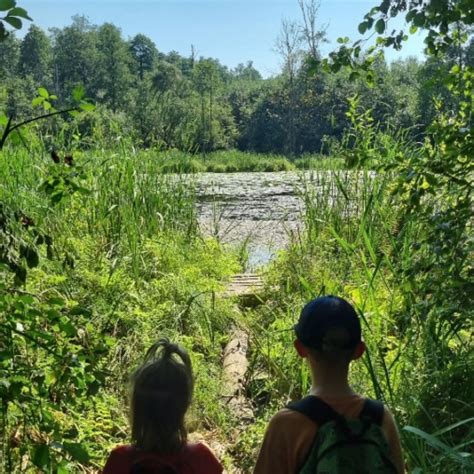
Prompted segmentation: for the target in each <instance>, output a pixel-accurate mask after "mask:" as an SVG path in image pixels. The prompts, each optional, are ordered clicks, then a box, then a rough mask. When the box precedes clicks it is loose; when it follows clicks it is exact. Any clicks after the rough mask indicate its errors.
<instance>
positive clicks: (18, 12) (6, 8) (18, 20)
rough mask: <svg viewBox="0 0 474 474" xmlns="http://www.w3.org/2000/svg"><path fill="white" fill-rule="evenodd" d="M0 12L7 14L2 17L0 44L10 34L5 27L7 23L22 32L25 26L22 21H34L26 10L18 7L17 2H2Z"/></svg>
mask: <svg viewBox="0 0 474 474" xmlns="http://www.w3.org/2000/svg"><path fill="white" fill-rule="evenodd" d="M0 12H7V14H6V15H5V16H3V17H0V42H1V41H3V40H4V39H5V38H7V36H8V35H9V34H10V33H9V32H8V31H7V29H6V27H5V23H6V24H8V25H10V26H12V27H13V28H15V29H16V30H20V29H21V28H22V26H23V21H22V20H29V21H33V20H32V19H31V18H30V17H29V16H28V12H27V11H26V10H25V9H24V8H20V7H17V6H16V1H15V0H0Z"/></svg>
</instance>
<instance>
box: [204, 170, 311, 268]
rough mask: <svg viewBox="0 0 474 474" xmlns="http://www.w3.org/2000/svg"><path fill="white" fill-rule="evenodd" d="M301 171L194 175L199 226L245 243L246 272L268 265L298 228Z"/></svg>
mask: <svg viewBox="0 0 474 474" xmlns="http://www.w3.org/2000/svg"><path fill="white" fill-rule="evenodd" d="M302 179H307V174H304V175H303V174H302V173H301V172H300V173H298V172H266V173H264V172H258V173H256V172H255V173H254V172H250V173H249V172H246V173H202V174H198V175H197V176H196V181H197V195H198V213H199V224H200V227H201V230H202V231H203V232H204V234H206V235H211V236H214V237H216V238H218V239H219V240H220V241H221V242H223V243H227V244H232V245H236V246H240V247H241V248H242V246H246V250H247V252H248V270H249V271H252V270H254V269H256V268H257V267H258V266H260V265H264V264H266V263H268V262H269V261H270V260H271V259H272V257H273V256H274V255H275V252H277V251H278V250H280V249H283V248H284V247H285V246H286V244H287V243H288V241H289V236H290V234H291V233H292V232H298V231H299V230H301V213H302V212H303V211H304V206H303V201H302V199H301V198H300V197H299V190H301V187H302Z"/></svg>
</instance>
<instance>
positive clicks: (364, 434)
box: [288, 396, 397, 474]
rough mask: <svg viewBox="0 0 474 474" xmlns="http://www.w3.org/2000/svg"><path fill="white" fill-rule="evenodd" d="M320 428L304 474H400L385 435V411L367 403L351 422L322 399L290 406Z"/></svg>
mask: <svg viewBox="0 0 474 474" xmlns="http://www.w3.org/2000/svg"><path fill="white" fill-rule="evenodd" d="M288 408H290V409H291V410H295V411H298V412H300V413H302V414H304V415H306V416H307V417H308V418H310V419H311V420H313V421H314V422H315V423H316V424H317V425H318V432H317V434H316V437H315V440H314V442H313V445H312V447H311V450H310V453H309V455H308V458H307V459H306V462H305V464H304V466H303V468H302V469H301V470H300V471H299V472H300V474H316V473H318V474H344V473H351V474H372V473H374V474H375V473H377V474H385V473H390V474H393V473H397V468H396V467H395V465H394V463H393V461H392V460H391V458H390V450H389V447H388V443H387V441H386V439H385V436H384V434H383V432H382V429H381V426H382V420H383V413H384V407H383V404H382V403H381V402H378V401H375V400H369V399H367V400H366V401H365V403H364V407H363V408H362V412H361V413H360V415H359V418H358V419H355V420H349V419H346V418H344V417H343V416H342V415H340V414H339V413H337V412H336V411H335V410H333V409H332V408H331V407H330V406H329V405H328V404H327V403H325V402H324V401H323V400H321V399H320V398H318V397H314V396H309V397H306V398H303V399H302V400H300V401H298V402H295V403H291V404H290V405H288Z"/></svg>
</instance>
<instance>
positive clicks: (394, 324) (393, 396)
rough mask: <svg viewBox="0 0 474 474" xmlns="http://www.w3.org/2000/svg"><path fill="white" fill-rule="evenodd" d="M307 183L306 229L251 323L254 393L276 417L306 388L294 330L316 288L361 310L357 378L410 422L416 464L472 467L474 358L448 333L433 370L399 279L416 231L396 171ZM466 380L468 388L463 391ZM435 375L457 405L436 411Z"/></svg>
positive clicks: (276, 268)
mask: <svg viewBox="0 0 474 474" xmlns="http://www.w3.org/2000/svg"><path fill="white" fill-rule="evenodd" d="M306 176H307V175H306ZM302 179H303V181H302V185H301V195H302V198H303V199H304V202H305V214H304V223H305V230H304V231H303V232H302V233H300V234H297V235H294V236H293V241H292V244H291V246H290V248H289V250H288V251H287V252H283V253H282V254H281V255H280V258H279V259H278V260H276V261H275V262H274V263H273V264H272V265H271V268H270V270H269V273H268V279H269V289H268V291H269V295H268V299H269V300H270V301H272V303H271V304H267V305H265V306H263V307H262V308H261V309H259V310H258V313H257V315H256V317H255V318H254V319H253V320H252V328H253V332H252V334H253V339H254V341H255V346H256V350H255V351H254V352H253V362H252V368H253V371H254V373H255V374H256V375H255V376H256V377H260V378H261V375H258V374H261V373H264V374H266V376H265V377H263V379H262V380H263V383H262V384H260V385H259V386H258V388H257V391H256V393H255V394H254V396H255V397H256V398H257V399H262V400H264V402H263V404H262V405H261V409H262V412H263V413H272V412H274V410H275V409H277V408H280V407H281V406H284V404H286V402H287V400H288V399H293V398H297V397H301V396H302V395H304V394H305V393H306V392H307V389H308V387H309V384H310V379H309V373H308V370H307V368H306V367H305V366H303V365H302V363H301V361H300V360H299V359H298V357H297V356H296V354H295V353H292V351H291V348H292V343H293V338H294V335H293V332H292V331H291V328H292V326H293V324H294V323H295V322H296V320H297V317H298V313H299V310H300V308H301V307H302V305H303V304H304V302H306V301H308V300H309V299H311V298H314V297H315V296H316V295H318V294H338V295H341V296H343V297H345V298H347V299H348V300H349V301H351V302H352V303H353V304H354V306H355V307H356V309H357V311H358V313H359V315H360V317H361V320H362V325H363V334H364V338H365V341H366V344H367V348H368V350H367V353H366V355H365V357H364V359H363V360H362V363H354V364H353V365H354V367H353V368H352V372H351V380H352V383H353V385H354V387H355V388H356V389H357V390H358V391H359V392H360V393H363V394H365V395H367V396H372V397H377V398H379V399H381V400H384V401H385V402H386V403H387V404H388V405H389V406H390V408H391V409H392V411H393V412H394V413H395V415H396V418H397V420H398V423H399V425H400V426H401V427H406V428H404V429H403V430H402V435H403V446H404V449H405V454H406V456H407V459H408V462H409V466H410V468H411V469H413V470H414V471H416V469H420V470H419V471H418V472H452V473H454V472H469V469H472V467H473V462H472V457H471V456H469V455H468V454H467V453H466V451H468V446H469V443H470V442H472V438H473V434H474V420H473V419H472V418H469V412H471V413H472V400H473V397H472V392H473V389H472V384H469V383H468V377H469V376H468V373H469V370H467V371H466V369H467V366H468V365H469V364H470V362H469V361H472V357H470V356H469V353H468V352H467V351H466V349H465V344H466V343H467V342H468V336H467V335H466V334H463V333H458V334H452V338H451V340H450V345H451V347H452V348H453V350H456V352H457V355H458V360H457V363H456V364H452V365H451V366H450V368H449V369H447V370H445V371H444V373H443V374H442V375H441V374H440V373H438V369H437V367H436V366H435V365H433V366H430V364H429V360H430V359H429V358H430V354H431V353H433V352H436V351H437V348H436V347H433V346H432V347H427V345H429V344H431V345H433V343H434V341H433V340H432V339H431V338H430V336H429V334H428V331H427V328H426V327H424V326H423V325H418V324H417V323H416V322H415V321H411V320H409V319H407V308H406V296H407V291H408V292H409V291H410V290H409V288H405V287H404V286H403V285H401V284H400V280H399V278H398V277H399V274H398V272H399V269H400V268H401V267H403V266H404V265H408V264H412V263H413V262H412V261H411V259H412V258H413V253H412V249H413V244H414V243H416V242H417V238H418V233H419V229H418V227H417V225H416V221H414V222H413V223H412V225H409V226H405V227H404V229H403V231H401V230H400V227H399V224H400V221H401V217H402V214H401V213H402V212H403V210H402V209H401V208H400V206H398V202H397V197H396V196H394V195H393V194H392V193H391V192H390V191H391V189H392V183H393V177H392V176H390V175H389V174H375V173H373V172H368V171H359V172H346V171H336V172H315V173H313V174H311V175H309V176H307V177H306V178H304V177H303V178H302ZM250 377H252V375H251V376H250ZM463 377H464V381H465V383H466V384H467V385H465V386H464V387H461V385H460V380H461V379H463ZM433 380H436V384H440V386H441V387H442V389H441V390H444V391H445V392H447V393H444V395H443V397H446V398H447V399H449V398H450V397H451V398H452V399H456V398H457V399H458V400H459V403H452V404H450V405H444V408H443V410H444V411H440V398H439V396H440V395H439V389H438V388H435V387H433ZM450 385H451V386H450ZM448 393H449V395H448ZM446 398H444V399H446ZM456 406H457V408H456V411H454V410H453V408H454V407H456ZM427 415H428V416H427ZM264 416H265V415H264Z"/></svg>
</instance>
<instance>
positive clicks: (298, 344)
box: [293, 339, 308, 358]
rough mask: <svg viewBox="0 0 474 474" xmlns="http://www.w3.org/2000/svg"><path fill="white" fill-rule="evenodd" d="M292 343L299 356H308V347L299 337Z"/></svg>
mask: <svg viewBox="0 0 474 474" xmlns="http://www.w3.org/2000/svg"><path fill="white" fill-rule="evenodd" d="M293 345H294V346H295V349H296V352H298V355H299V356H300V357H303V358H305V357H308V349H307V348H306V347H305V346H304V344H303V343H302V342H301V341H300V340H299V339H295V340H294V342H293Z"/></svg>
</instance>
